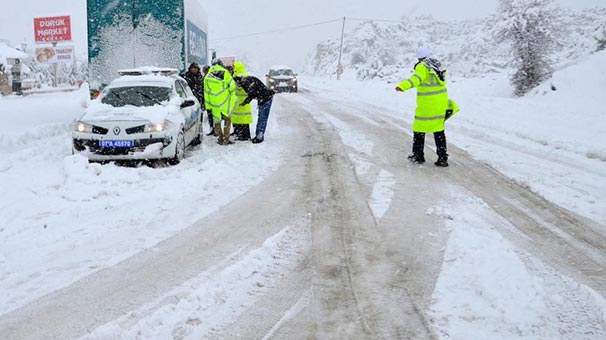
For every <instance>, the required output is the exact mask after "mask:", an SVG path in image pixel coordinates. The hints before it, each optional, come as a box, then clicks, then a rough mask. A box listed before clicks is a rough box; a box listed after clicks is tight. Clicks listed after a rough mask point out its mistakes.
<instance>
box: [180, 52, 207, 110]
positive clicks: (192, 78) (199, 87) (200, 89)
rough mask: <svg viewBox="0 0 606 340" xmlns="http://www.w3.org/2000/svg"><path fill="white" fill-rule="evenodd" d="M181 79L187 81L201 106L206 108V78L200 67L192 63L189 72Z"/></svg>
mask: <svg viewBox="0 0 606 340" xmlns="http://www.w3.org/2000/svg"><path fill="white" fill-rule="evenodd" d="M181 77H182V78H183V79H185V81H187V85H189V88H190V89H191V91H192V92H193V93H194V96H196V98H197V99H198V101H199V102H200V105H201V106H202V107H204V76H203V75H202V73H201V72H200V65H198V63H195V62H194V63H191V65H189V69H188V70H187V72H185V74H183V75H182V76H181Z"/></svg>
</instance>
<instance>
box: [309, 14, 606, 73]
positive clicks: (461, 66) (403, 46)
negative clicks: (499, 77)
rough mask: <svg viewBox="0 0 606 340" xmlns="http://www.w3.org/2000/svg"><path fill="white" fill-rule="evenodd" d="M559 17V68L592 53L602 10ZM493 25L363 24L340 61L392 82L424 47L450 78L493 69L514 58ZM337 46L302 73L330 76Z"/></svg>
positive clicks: (490, 21) (324, 49)
mask: <svg viewBox="0 0 606 340" xmlns="http://www.w3.org/2000/svg"><path fill="white" fill-rule="evenodd" d="M562 20H563V23H562V29H563V36H562V38H561V39H560V41H559V46H558V50H559V51H558V53H557V54H556V55H555V56H554V59H555V60H554V62H556V63H557V64H558V66H559V67H562V66H565V65H566V64H568V63H569V61H570V60H576V59H578V58H581V57H583V56H587V55H589V54H591V53H593V52H595V51H596V49H597V41H596V34H597V33H596V32H597V31H598V27H599V26H600V24H602V23H603V22H604V21H606V8H599V9H597V8H596V9H592V10H585V11H580V12H568V13H566V14H565V15H564V16H563V17H562ZM353 22H355V21H353ZM353 22H352V21H349V25H352V24H353ZM497 25H498V23H497V22H496V19H495V17H494V16H493V17H488V18H486V19H484V20H466V21H448V22H444V21H438V20H435V19H433V18H431V17H414V18H403V19H402V23H400V24H392V23H378V22H364V23H362V24H359V25H358V26H356V27H355V28H354V29H353V30H352V31H351V32H349V33H347V34H346V35H345V39H344V44H343V58H342V60H343V64H344V66H345V68H346V69H349V70H352V71H353V72H354V73H355V75H356V77H357V79H361V80H362V79H384V80H388V81H393V80H395V79H396V78H398V77H399V76H400V75H401V72H402V70H408V69H411V68H412V64H411V63H413V62H414V61H415V57H414V54H415V52H416V50H417V49H418V48H419V47H421V46H428V47H430V48H431V49H432V50H433V51H434V54H435V56H436V57H437V58H438V59H440V60H441V61H442V63H443V65H444V66H445V67H446V68H447V69H448V71H449V74H450V75H451V76H452V75H457V76H476V75H480V74H486V73H497V72H501V71H503V70H504V69H507V68H508V67H509V66H510V65H511V62H512V59H513V57H512V56H511V49H510V48H509V46H507V44H500V45H499V44H497V43H496V42H495V39H494V38H493V32H494V28H495V26H497ZM339 46H340V41H339V40H336V39H334V40H329V41H326V42H323V43H320V44H318V46H317V47H316V50H315V52H314V54H313V56H312V57H311V59H310V62H309V65H308V66H307V70H306V71H307V72H309V73H313V74H318V75H326V74H334V73H335V70H336V66H337V63H338V57H339Z"/></svg>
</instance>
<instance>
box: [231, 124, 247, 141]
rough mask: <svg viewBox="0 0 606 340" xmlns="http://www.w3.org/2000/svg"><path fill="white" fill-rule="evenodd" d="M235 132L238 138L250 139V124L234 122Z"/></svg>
mask: <svg viewBox="0 0 606 340" xmlns="http://www.w3.org/2000/svg"><path fill="white" fill-rule="evenodd" d="M234 133H235V134H236V137H237V138H238V140H250V125H249V124H234Z"/></svg>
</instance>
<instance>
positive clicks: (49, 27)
mask: <svg viewBox="0 0 606 340" xmlns="http://www.w3.org/2000/svg"><path fill="white" fill-rule="evenodd" d="M34 37H35V38H36V39H35V41H36V42H37V43H49V42H60V41H70V40H72V24H71V20H70V17H69V15H66V16H60V17H48V18H34Z"/></svg>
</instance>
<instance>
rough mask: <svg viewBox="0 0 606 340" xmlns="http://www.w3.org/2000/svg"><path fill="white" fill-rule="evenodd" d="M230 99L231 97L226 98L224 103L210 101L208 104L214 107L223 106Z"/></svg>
mask: <svg viewBox="0 0 606 340" xmlns="http://www.w3.org/2000/svg"><path fill="white" fill-rule="evenodd" d="M228 100H229V97H227V98H225V100H224V101H223V103H221V104H213V103H208V105H210V106H212V107H214V108H217V109H219V108H222V107H223V106H225V103H227V101H228Z"/></svg>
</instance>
